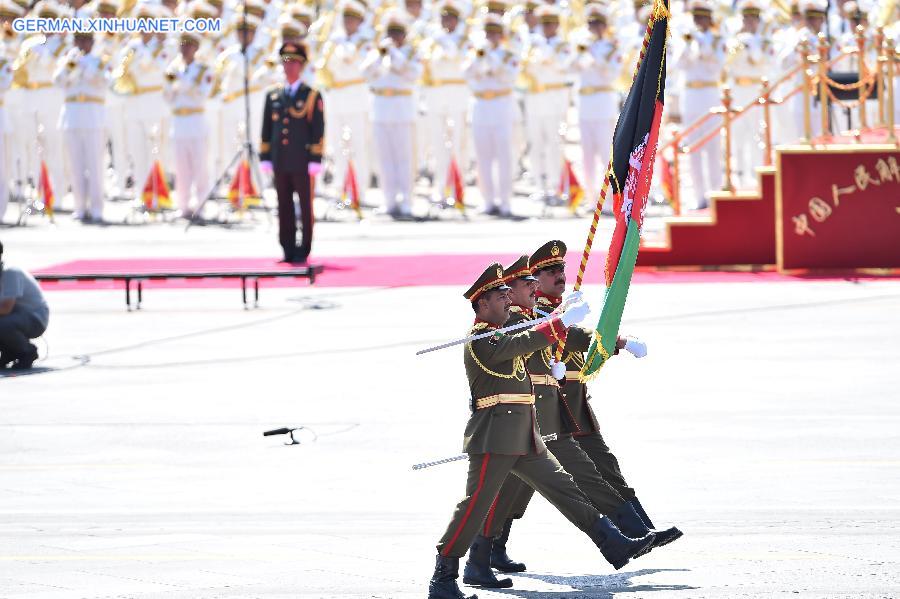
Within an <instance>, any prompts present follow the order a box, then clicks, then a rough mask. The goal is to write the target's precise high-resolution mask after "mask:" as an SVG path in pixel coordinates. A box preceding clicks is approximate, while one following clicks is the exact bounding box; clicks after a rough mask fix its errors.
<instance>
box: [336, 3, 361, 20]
mask: <svg viewBox="0 0 900 599" xmlns="http://www.w3.org/2000/svg"><path fill="white" fill-rule="evenodd" d="M341 14H342V15H344V16H345V17H356V18H357V19H360V20H363V19H364V18H365V17H366V7H365V6H363V5H362V4H360V3H359V2H356V0H346V1H345V2H342V3H341Z"/></svg>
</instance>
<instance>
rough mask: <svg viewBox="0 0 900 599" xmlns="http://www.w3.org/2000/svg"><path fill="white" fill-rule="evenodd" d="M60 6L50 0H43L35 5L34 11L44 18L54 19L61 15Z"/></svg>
mask: <svg viewBox="0 0 900 599" xmlns="http://www.w3.org/2000/svg"><path fill="white" fill-rule="evenodd" d="M60 8H61V7H60V6H59V5H58V4H56V3H55V2H50V1H49V0H41V1H40V2H38V3H37V4H35V5H34V10H33V13H34V14H35V15H37V16H38V17H39V18H42V19H53V18H56V17H58V16H60V13H61V12H62V11H61V10H60Z"/></svg>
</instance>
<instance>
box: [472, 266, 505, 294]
mask: <svg viewBox="0 0 900 599" xmlns="http://www.w3.org/2000/svg"><path fill="white" fill-rule="evenodd" d="M492 289H500V290H501V291H508V290H509V287H508V286H507V285H506V283H505V281H504V280H503V266H502V265H501V264H500V263H499V262H494V263H493V264H491V265H490V266H488V267H487V268H486V269H485V270H484V272H483V273H481V276H480V277H478V280H476V281H475V283H473V284H472V286H471V287H469V289H468V290H467V291H466V292H465V293H463V297H464V298H466V299H467V300H469V301H470V302H474V301H475V300H477V299H478V298H479V297H481V296H482V295H484V294H485V293H486V292H488V291H491V290H492Z"/></svg>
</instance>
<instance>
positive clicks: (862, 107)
mask: <svg viewBox="0 0 900 599" xmlns="http://www.w3.org/2000/svg"><path fill="white" fill-rule="evenodd" d="M856 48H857V50H858V51H859V82H860V83H862V82H863V81H864V80H865V79H866V77H867V76H868V74H869V73H868V71H869V69H868V68H867V67H866V30H865V29H864V28H863V26H862V25H857V26H856ZM868 97H869V92H868V87H867V86H865V85H860V87H859V128H860V129H861V130H862V129H868V128H869V119H868V118H867V116H866V100H867V99H868Z"/></svg>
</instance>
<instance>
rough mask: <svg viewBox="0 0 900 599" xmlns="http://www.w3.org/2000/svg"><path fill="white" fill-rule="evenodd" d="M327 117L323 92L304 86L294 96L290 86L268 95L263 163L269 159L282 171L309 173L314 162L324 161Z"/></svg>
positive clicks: (265, 110)
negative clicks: (311, 163) (321, 94)
mask: <svg viewBox="0 0 900 599" xmlns="http://www.w3.org/2000/svg"><path fill="white" fill-rule="evenodd" d="M324 133H325V117H324V106H323V103H322V98H321V97H320V96H319V93H318V92H317V91H316V90H314V89H312V88H310V87H308V86H307V85H305V84H304V83H300V85H299V86H298V87H297V90H296V92H295V93H294V94H291V91H290V87H289V86H277V87H272V88H270V89H269V90H268V92H266V106H265V109H264V112H263V125H262V140H261V143H260V145H259V150H260V151H259V157H260V160H269V161H271V162H272V167H273V168H274V169H275V170H276V171H280V172H303V173H305V172H307V168H308V165H309V163H310V162H321V161H322V152H323V149H324V148H323V145H324V144H323V141H322V136H323V135H324Z"/></svg>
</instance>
